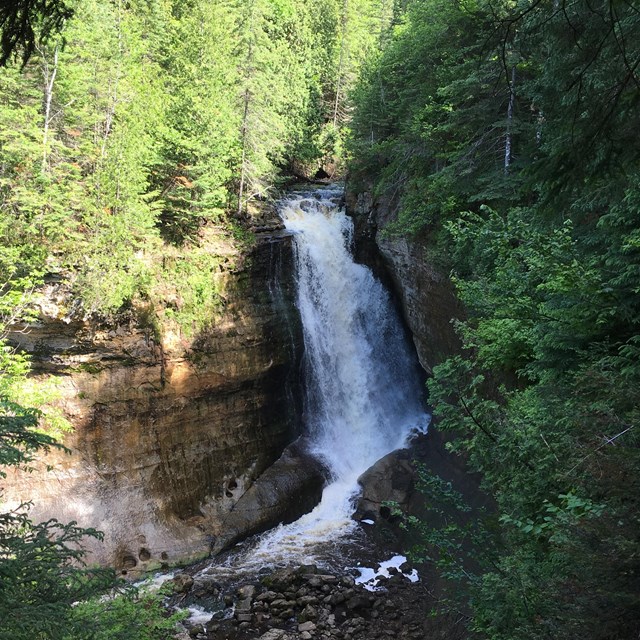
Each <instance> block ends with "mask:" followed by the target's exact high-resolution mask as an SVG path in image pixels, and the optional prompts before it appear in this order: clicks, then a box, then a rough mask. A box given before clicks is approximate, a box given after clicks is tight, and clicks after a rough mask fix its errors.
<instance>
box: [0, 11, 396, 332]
mask: <svg viewBox="0 0 640 640" xmlns="http://www.w3.org/2000/svg"><path fill="white" fill-rule="evenodd" d="M384 5H385V3H382V5H380V6H379V3H377V2H373V0H351V1H350V2H346V1H342V2H341V1H339V0H327V1H326V2H322V3H311V2H305V3H299V2H292V1H291V0H224V1H222V2H216V3H210V2H205V1H204V0H161V1H158V2H147V1H146V0H133V1H131V2H124V1H123V0H110V1H107V2H102V1H99V0H74V1H73V2H64V3H63V2H60V1H58V2H53V1H52V2H46V3H41V2H40V3H38V2H32V1H31V0H25V2H24V3H22V4H21V3H18V4H15V3H9V5H8V6H7V7H5V6H4V5H1V6H0V29H1V30H2V33H3V35H4V36H5V37H6V38H9V39H12V38H13V40H15V42H16V44H15V46H14V48H13V49H12V52H13V54H12V55H14V56H17V57H18V59H19V60H18V62H16V63H15V64H12V63H10V64H8V65H7V66H6V67H5V68H2V69H0V196H1V198H0V233H1V234H2V238H3V248H2V251H3V258H2V264H0V270H1V273H0V279H1V280H2V281H3V282H4V281H7V280H13V279H16V278H23V277H27V276H29V277H32V276H34V277H36V278H37V277H38V276H45V275H47V276H49V277H52V276H55V277H56V278H58V279H60V278H61V279H62V280H63V281H65V282H67V283H68V284H69V286H70V287H71V288H72V293H73V297H74V299H75V303H74V304H76V306H77V309H76V311H77V310H78V309H82V310H83V311H84V313H88V314H90V313H94V312H99V313H110V312H114V311H116V310H118V309H120V308H122V306H123V305H128V304H131V302H132V301H135V300H138V301H143V302H144V303H145V304H147V305H148V304H149V303H150V304H151V305H152V306H153V305H154V304H156V303H158V302H159V301H160V300H162V299H163V298H169V299H171V298H172V297H173V298H175V297H181V294H182V292H183V291H185V292H186V295H187V298H189V297H190V293H191V292H192V291H194V290H195V289H198V288H199V289H200V292H201V295H200V298H202V300H200V302H201V306H203V307H204V308H205V313H207V312H210V310H211V308H212V307H214V306H215V304H216V301H218V291H217V289H216V281H215V278H213V277H208V283H207V285H206V286H204V287H203V286H202V284H203V283H202V282H192V281H195V280H198V276H199V275H201V274H203V273H204V274H209V276H212V274H214V273H215V272H218V271H219V267H220V264H219V263H220V261H221V258H219V256H218V255H217V254H216V251H215V248H213V246H212V245H213V244H215V243H212V242H210V239H211V234H212V233H214V235H215V233H218V232H221V233H222V234H226V235H227V236H228V237H229V241H230V242H231V243H232V244H233V243H234V242H235V241H236V240H237V239H238V237H240V236H239V234H238V229H239V227H242V226H244V227H251V221H252V219H251V216H252V211H253V209H252V203H253V202H255V201H256V200H260V199H263V198H264V197H265V196H266V195H267V194H268V193H270V192H271V191H272V189H273V187H274V185H277V184H278V182H279V180H280V179H281V178H282V176H286V175H290V174H291V173H292V172H294V173H295V172H297V173H301V174H304V175H313V173H315V171H316V170H318V169H320V168H323V170H327V169H328V170H329V171H330V172H331V171H335V169H336V166H337V165H338V164H339V162H340V153H341V145H342V137H343V129H344V124H345V120H346V117H347V116H348V112H349V108H350V107H349V102H348V99H347V95H346V91H347V89H348V87H349V86H350V84H351V83H352V82H353V79H354V77H355V73H356V71H357V69H358V67H359V65H360V64H361V63H362V60H363V59H364V57H365V55H366V54H367V52H368V51H369V50H371V49H372V48H374V47H376V46H377V45H378V44H379V41H380V37H381V36H380V34H381V33H382V31H384V30H385V29H386V26H387V24H388V23H389V22H390V20H391V16H392V11H391V8H389V9H386V8H385V6H384ZM43 7H44V8H43ZM45 10H46V11H45ZM61 12H62V13H61ZM58 14H60V15H58ZM62 14H64V15H62ZM25 16H27V17H26V18H25ZM34 16H35V17H34ZM37 16H39V18H38V19H36V18H37ZM25 20H26V22H25ZM52 21H53V22H52ZM20 25H23V26H24V25H26V27H25V28H27V27H29V28H33V30H35V31H34V32H33V33H32V34H31V35H30V36H28V38H27V40H28V43H25V42H24V36H23V35H21V32H20V29H19V28H18V27H19V26H20ZM38 34H39V35H38ZM45 36H46V37H45ZM13 40H12V42H13ZM21 46H22V48H21ZM22 54H24V56H25V57H24V60H28V61H27V62H26V64H25V65H24V66H23V65H22V64H19V61H20V60H22V58H21V56H22ZM5 62H6V60H5ZM240 235H241V234H240ZM183 254H186V255H189V256H190V255H195V256H197V260H196V261H197V263H198V264H197V266H195V265H191V262H190V260H188V259H187V260H186V261H185V260H184V259H183ZM185 264H186V265H187V266H186V268H183V267H185ZM177 265H180V267H178V266H177ZM186 272H188V273H186ZM184 280H186V281H187V282H186V287H185V286H183V285H184V284H185V283H184ZM191 297H193V296H191ZM179 306H186V307H187V308H189V302H188V301H186V302H185V303H184V305H182V302H181V305H179ZM192 306H193V305H192ZM179 311H180V310H179ZM178 315H179V316H180V313H178ZM182 316H184V317H181V318H179V319H181V320H182V321H183V325H184V324H186V325H189V324H192V323H191V321H192V320H194V318H193V314H192V313H190V312H189V310H188V309H187V310H186V311H185V312H184V313H183V314H182Z"/></svg>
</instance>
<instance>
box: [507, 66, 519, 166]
mask: <svg viewBox="0 0 640 640" xmlns="http://www.w3.org/2000/svg"><path fill="white" fill-rule="evenodd" d="M515 102H516V65H515V64H514V65H513V67H511V82H509V105H508V107H507V133H506V136H505V146H504V172H505V174H508V173H509V168H510V167H511V147H512V142H513V140H512V132H511V128H512V125H513V109H514V107H515Z"/></svg>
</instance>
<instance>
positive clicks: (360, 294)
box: [244, 187, 428, 566]
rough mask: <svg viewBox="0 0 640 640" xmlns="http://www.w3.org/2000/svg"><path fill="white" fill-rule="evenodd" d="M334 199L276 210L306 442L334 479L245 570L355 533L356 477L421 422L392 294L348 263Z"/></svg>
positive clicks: (300, 197)
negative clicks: (285, 244) (294, 297)
mask: <svg viewBox="0 0 640 640" xmlns="http://www.w3.org/2000/svg"><path fill="white" fill-rule="evenodd" d="M341 202H342V191H341V189H338V188H336V187H327V188H323V189H318V190H316V191H314V192H304V193H294V194H291V195H290V196H289V197H288V198H287V199H286V200H284V201H283V202H281V204H280V215H281V217H282V219H283V221H284V224H285V226H286V228H287V229H288V230H289V231H290V232H291V233H292V234H293V238H294V246H295V254H296V265H297V266H296V269H297V288H298V308H299V311H300V315H301V319H302V325H303V332H304V346H305V356H304V359H305V365H304V366H305V384H306V398H305V411H304V421H305V425H306V431H307V434H308V436H307V439H308V442H309V448H310V452H311V453H312V454H313V455H314V456H316V457H318V458H319V459H321V460H322V461H323V462H324V464H325V465H326V467H327V469H328V470H329V472H330V475H331V482H330V483H329V484H328V486H327V487H326V488H325V490H324V493H323V496H322V500H321V502H320V504H319V505H318V506H317V507H316V508H315V509H314V510H313V511H312V512H311V513H308V514H307V515H305V516H303V517H302V518H300V519H299V520H297V521H296V522H294V523H292V524H289V525H284V526H280V527H277V528H276V529H274V530H272V531H270V532H268V533H267V534H265V535H264V536H263V537H262V539H261V540H260V541H259V542H258V544H257V545H256V547H254V548H253V549H252V550H251V552H250V554H249V556H247V557H245V559H244V563H245V566H246V564H254V563H255V564H260V563H273V562H277V561H278V559H288V560H294V561H312V560H315V557H314V551H315V549H316V548H317V547H318V545H323V544H326V543H327V542H331V541H335V540H338V539H341V538H344V537H345V536H346V535H347V534H349V533H350V532H352V531H353V529H354V527H356V526H357V523H355V522H354V521H353V520H352V519H351V517H350V516H351V513H352V512H353V500H354V498H355V497H356V495H357V493H358V483H357V479H358V477H359V476H360V474H362V473H363V472H364V471H365V470H366V469H367V468H369V467H370V466H371V465H372V464H373V463H375V462H376V460H378V459H379V458H381V457H382V456H384V455H386V454H387V453H389V452H390V451H393V450H394V449H397V448H399V447H402V446H404V445H405V444H406V442H407V438H408V437H409V436H410V434H411V433H413V432H415V431H424V430H425V429H426V427H427V424H428V415H427V414H426V413H425V411H424V408H423V406H422V403H421V395H422V394H421V389H420V384H419V378H418V375H417V369H416V364H415V356H414V354H413V352H412V350H411V348H410V347H409V345H408V344H407V341H406V338H405V336H404V332H403V328H402V325H401V322H400V319H399V318H398V315H397V312H396V310H395V308H394V307H393V305H392V303H391V300H390V297H389V294H388V293H387V292H386V290H385V289H384V287H383V285H382V284H381V283H380V281H379V280H377V279H376V278H375V277H374V275H373V273H372V272H371V270H370V269H368V268H367V267H365V266H363V265H361V264H357V263H355V262H354V259H353V256H352V253H351V245H352V239H353V224H352V221H351V219H350V218H349V217H348V216H347V215H346V214H345V212H344V209H343V207H342V205H341Z"/></svg>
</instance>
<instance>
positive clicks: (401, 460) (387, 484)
mask: <svg viewBox="0 0 640 640" xmlns="http://www.w3.org/2000/svg"><path fill="white" fill-rule="evenodd" d="M411 460H412V453H411V452H410V451H409V450H406V449H400V450H397V451H392V452H391V453H389V454H387V455H386V456H384V458H381V459H380V460H378V462H376V463H375V464H374V465H373V466H372V467H369V469H367V471H365V472H364V473H363V474H362V475H361V476H360V477H359V478H358V483H359V484H360V485H361V486H362V495H361V496H360V498H359V500H358V503H357V508H356V512H355V514H354V517H355V518H356V519H357V520H362V519H367V518H371V519H372V520H377V519H378V518H380V517H382V518H385V519H388V517H389V515H390V511H389V508H388V507H386V506H385V502H397V503H398V504H399V505H400V506H401V507H407V505H408V504H409V501H410V500H411V498H412V496H413V494H414V492H415V481H416V471H415V469H414V467H413V464H412V461H411Z"/></svg>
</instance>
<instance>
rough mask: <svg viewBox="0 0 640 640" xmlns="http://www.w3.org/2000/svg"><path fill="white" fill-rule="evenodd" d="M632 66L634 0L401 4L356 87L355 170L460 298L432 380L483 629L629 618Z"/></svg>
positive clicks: (529, 629) (634, 176)
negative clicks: (471, 485)
mask: <svg viewBox="0 0 640 640" xmlns="http://www.w3.org/2000/svg"><path fill="white" fill-rule="evenodd" d="M639 68H640V11H639V10H638V7H637V6H636V3H635V2H615V1H613V0H592V1H586V0H584V1H583V0H578V1H577V2H568V1H566V0H517V1H506V0H459V1H456V2H450V1H448V0H413V1H412V2H410V3H409V4H408V9H407V13H406V15H405V17H404V19H403V21H402V22H401V24H399V25H398V26H397V27H396V28H395V30H394V32H393V37H392V39H391V41H390V43H389V45H388V47H387V48H386V50H385V51H384V53H382V54H381V55H380V56H379V57H378V58H377V59H376V60H375V61H374V62H373V63H372V64H371V65H370V66H369V67H368V68H367V70H366V74H365V75H364V76H363V79H362V82H361V84H360V86H359V89H358V97H357V101H356V102H357V110H356V113H355V121H354V127H353V129H354V141H353V144H352V148H353V155H354V158H355V159H354V169H355V172H356V175H357V176H359V178H360V179H362V180H365V178H366V179H369V180H370V181H372V182H373V188H374V190H375V193H376V194H377V195H378V196H385V197H386V198H390V199H391V201H392V202H394V203H395V204H396V205H397V208H398V212H397V217H396V220H395V222H393V223H392V224H391V225H390V226H389V227H388V229H387V231H386V232H387V233H396V234H406V235H415V234H416V233H420V234H422V235H421V237H424V234H425V233H427V234H428V237H429V238H430V241H431V242H433V243H435V244H437V245H438V247H439V248H440V261H441V266H443V267H445V268H447V269H451V270H452V274H453V277H454V279H455V283H456V285H457V288H458V292H459V295H460V297H461V299H462V301H463V302H464V304H465V307H466V312H467V316H466V318H465V319H461V320H460V321H459V322H458V330H459V332H460V335H461V337H462V339H463V342H464V346H465V350H464V352H463V353H462V354H460V355H458V356H456V357H452V358H450V359H449V360H447V361H446V362H443V363H442V364H440V365H439V366H438V367H437V368H436V369H435V371H434V377H433V380H431V382H430V384H429V387H430V392H431V398H432V402H433V404H434V406H435V410H436V413H437V414H438V415H439V416H440V417H441V422H440V425H441V426H442V428H444V429H451V430H454V431H456V432H457V433H458V439H457V440H456V443H455V448H456V449H458V450H461V451H463V452H465V454H466V456H467V457H468V459H469V462H470V465H471V466H472V468H474V469H476V470H478V471H480V472H481V473H482V475H483V477H484V487H485V488H486V490H487V491H488V492H489V493H490V494H491V495H492V496H493V497H494V498H495V500H496V503H497V515H496V518H495V521H494V522H491V521H488V522H487V527H486V529H485V530H484V532H483V534H482V535H478V536H476V538H477V539H479V540H482V553H481V552H480V551H481V549H479V548H476V551H472V553H471V555H474V556H475V560H476V562H475V563H473V564H472V565H471V567H472V568H469V566H466V568H464V570H463V569H460V571H458V572H456V571H451V572H450V575H451V576H453V577H454V578H455V581H456V586H455V591H456V592H457V593H458V594H460V593H464V594H465V596H464V599H465V600H466V604H467V605H468V606H469V607H470V611H471V620H470V628H471V629H472V630H474V631H475V632H477V633H478V635H479V636H480V637H488V638H495V639H505V640H506V639H515V638H518V639H520V638H522V639H524V638H527V639H532V638H554V639H561V638H566V639H569V638H578V637H588V638H603V639H604V638H632V637H637V635H638V630H639V629H640V597H639V595H638V594H639V593H640V588H639V587H640V582H639V581H640V558H639V556H638V549H639V548H640V547H639V543H640V540H639V537H640V519H639V515H638V514H639V513H640V508H639V507H640V504H639V502H638V496H639V495H640V493H639V491H638V489H639V486H638V478H639V477H640V473H639V471H640V453H639V449H638V444H639V438H640V433H639V432H638V418H639V415H638V411H639V409H638V407H639V406H640V404H639V401H640V397H639V396H638V390H639V389H640V365H639V364H638V355H639V349H640V332H639V329H640V306H639V305H640V297H639V296H638V283H639V282H640V279H639V276H640V243H639V242H638V228H639V223H640V207H639V205H640V200H639V199H638V193H639V190H638V188H639V186H640V183H639V181H640V163H639V160H640V155H639V151H640V146H639V142H638V136H637V133H636V132H637V130H638V125H639V124H640V73H639ZM427 535H428V536H430V540H431V542H432V543H433V544H432V547H437V546H438V545H437V539H436V536H434V535H433V534H432V533H431V534H427ZM468 544H469V541H467V542H465V545H467V546H466V548H467V550H468ZM451 548H453V547H451ZM486 551H489V553H486ZM446 555H447V559H448V560H451V557H452V555H453V556H455V555H456V553H453V554H452V553H450V549H449V551H447V554H446ZM458 555H463V551H462V547H460V552H459V554H458ZM436 556H438V553H437V552H436ZM439 557H440V558H442V557H443V553H442V545H441V553H440V554H439ZM463 586H464V587H465V589H464V590H463V589H462V587H463Z"/></svg>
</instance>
